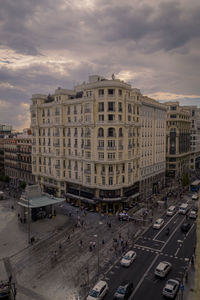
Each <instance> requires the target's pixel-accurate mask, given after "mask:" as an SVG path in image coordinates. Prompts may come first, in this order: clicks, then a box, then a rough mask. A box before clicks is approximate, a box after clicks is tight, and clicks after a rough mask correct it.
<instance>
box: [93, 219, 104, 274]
mask: <svg viewBox="0 0 200 300" xmlns="http://www.w3.org/2000/svg"><path fill="white" fill-rule="evenodd" d="M102 224H103V222H101V221H99V222H98V233H97V234H95V235H94V237H96V238H97V274H98V275H99V250H100V249H99V225H102Z"/></svg>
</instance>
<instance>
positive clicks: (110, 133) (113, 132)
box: [108, 127, 116, 137]
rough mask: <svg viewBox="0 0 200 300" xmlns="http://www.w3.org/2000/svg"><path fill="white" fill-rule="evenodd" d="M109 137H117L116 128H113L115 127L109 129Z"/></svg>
mask: <svg viewBox="0 0 200 300" xmlns="http://www.w3.org/2000/svg"><path fill="white" fill-rule="evenodd" d="M108 136H110V137H115V136H116V133H115V128H113V127H110V128H108Z"/></svg>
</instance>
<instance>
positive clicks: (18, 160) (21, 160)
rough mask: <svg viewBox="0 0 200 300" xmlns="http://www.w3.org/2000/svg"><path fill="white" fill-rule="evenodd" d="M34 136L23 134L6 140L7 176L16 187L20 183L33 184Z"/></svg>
mask: <svg viewBox="0 0 200 300" xmlns="http://www.w3.org/2000/svg"><path fill="white" fill-rule="evenodd" d="M31 160H32V136H31V135H30V134H21V135H18V136H16V137H13V138H7V139H4V167H5V175H7V176H9V177H10V179H11V180H12V182H13V183H14V184H15V185H18V184H19V182H20V181H21V182H25V183H26V184H33V183H34V182H35V179H34V175H33V174H32V161H31Z"/></svg>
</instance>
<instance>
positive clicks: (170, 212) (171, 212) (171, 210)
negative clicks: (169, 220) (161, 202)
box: [167, 205, 176, 217]
mask: <svg viewBox="0 0 200 300" xmlns="http://www.w3.org/2000/svg"><path fill="white" fill-rule="evenodd" d="M175 212H176V206H174V205H171V206H170V207H169V208H168V210H167V216H170V217H171V216H173V215H174V214H175Z"/></svg>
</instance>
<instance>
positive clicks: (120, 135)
mask: <svg viewBox="0 0 200 300" xmlns="http://www.w3.org/2000/svg"><path fill="white" fill-rule="evenodd" d="M122 136H123V130H122V128H119V137H122Z"/></svg>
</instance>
